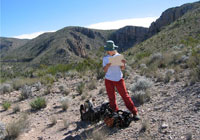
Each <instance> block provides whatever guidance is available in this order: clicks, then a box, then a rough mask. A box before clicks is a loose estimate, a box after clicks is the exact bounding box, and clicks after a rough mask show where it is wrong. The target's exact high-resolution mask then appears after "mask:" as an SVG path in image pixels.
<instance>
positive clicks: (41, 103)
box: [30, 97, 46, 110]
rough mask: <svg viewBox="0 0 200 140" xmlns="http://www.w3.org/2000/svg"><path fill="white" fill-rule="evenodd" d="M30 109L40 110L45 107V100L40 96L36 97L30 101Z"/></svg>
mask: <svg viewBox="0 0 200 140" xmlns="http://www.w3.org/2000/svg"><path fill="white" fill-rule="evenodd" d="M30 106H31V109H32V110H40V109H42V108H45V107H46V100H45V99H44V98H41V97H37V98H36V99H34V100H33V101H32V102H31V103H30Z"/></svg>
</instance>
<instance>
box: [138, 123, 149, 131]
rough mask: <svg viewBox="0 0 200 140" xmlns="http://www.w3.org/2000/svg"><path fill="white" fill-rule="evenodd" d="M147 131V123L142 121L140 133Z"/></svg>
mask: <svg viewBox="0 0 200 140" xmlns="http://www.w3.org/2000/svg"><path fill="white" fill-rule="evenodd" d="M148 129H149V121H148V120H144V121H142V127H141V128H140V133H144V132H146V131H147V130H148Z"/></svg>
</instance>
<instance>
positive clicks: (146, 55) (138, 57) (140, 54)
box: [135, 52, 150, 60]
mask: <svg viewBox="0 0 200 140" xmlns="http://www.w3.org/2000/svg"><path fill="white" fill-rule="evenodd" d="M149 56H150V52H140V53H137V54H136V55H135V58H136V60H141V59H143V58H144V57H149Z"/></svg>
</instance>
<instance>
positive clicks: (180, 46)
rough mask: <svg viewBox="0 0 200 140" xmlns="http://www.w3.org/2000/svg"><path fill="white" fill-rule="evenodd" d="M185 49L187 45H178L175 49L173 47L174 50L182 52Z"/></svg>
mask: <svg viewBox="0 0 200 140" xmlns="http://www.w3.org/2000/svg"><path fill="white" fill-rule="evenodd" d="M184 47H185V45H184V44H179V45H177V46H174V47H172V48H173V49H174V50H181V49H183V48H184Z"/></svg>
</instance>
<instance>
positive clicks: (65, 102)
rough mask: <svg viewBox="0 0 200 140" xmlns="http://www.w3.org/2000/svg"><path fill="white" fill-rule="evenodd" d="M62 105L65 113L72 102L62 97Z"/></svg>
mask: <svg viewBox="0 0 200 140" xmlns="http://www.w3.org/2000/svg"><path fill="white" fill-rule="evenodd" d="M60 103H61V107H62V109H63V111H66V110H67V109H68V108H69V105H70V101H69V99H68V98H66V97H62V98H61V99H60Z"/></svg>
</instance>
